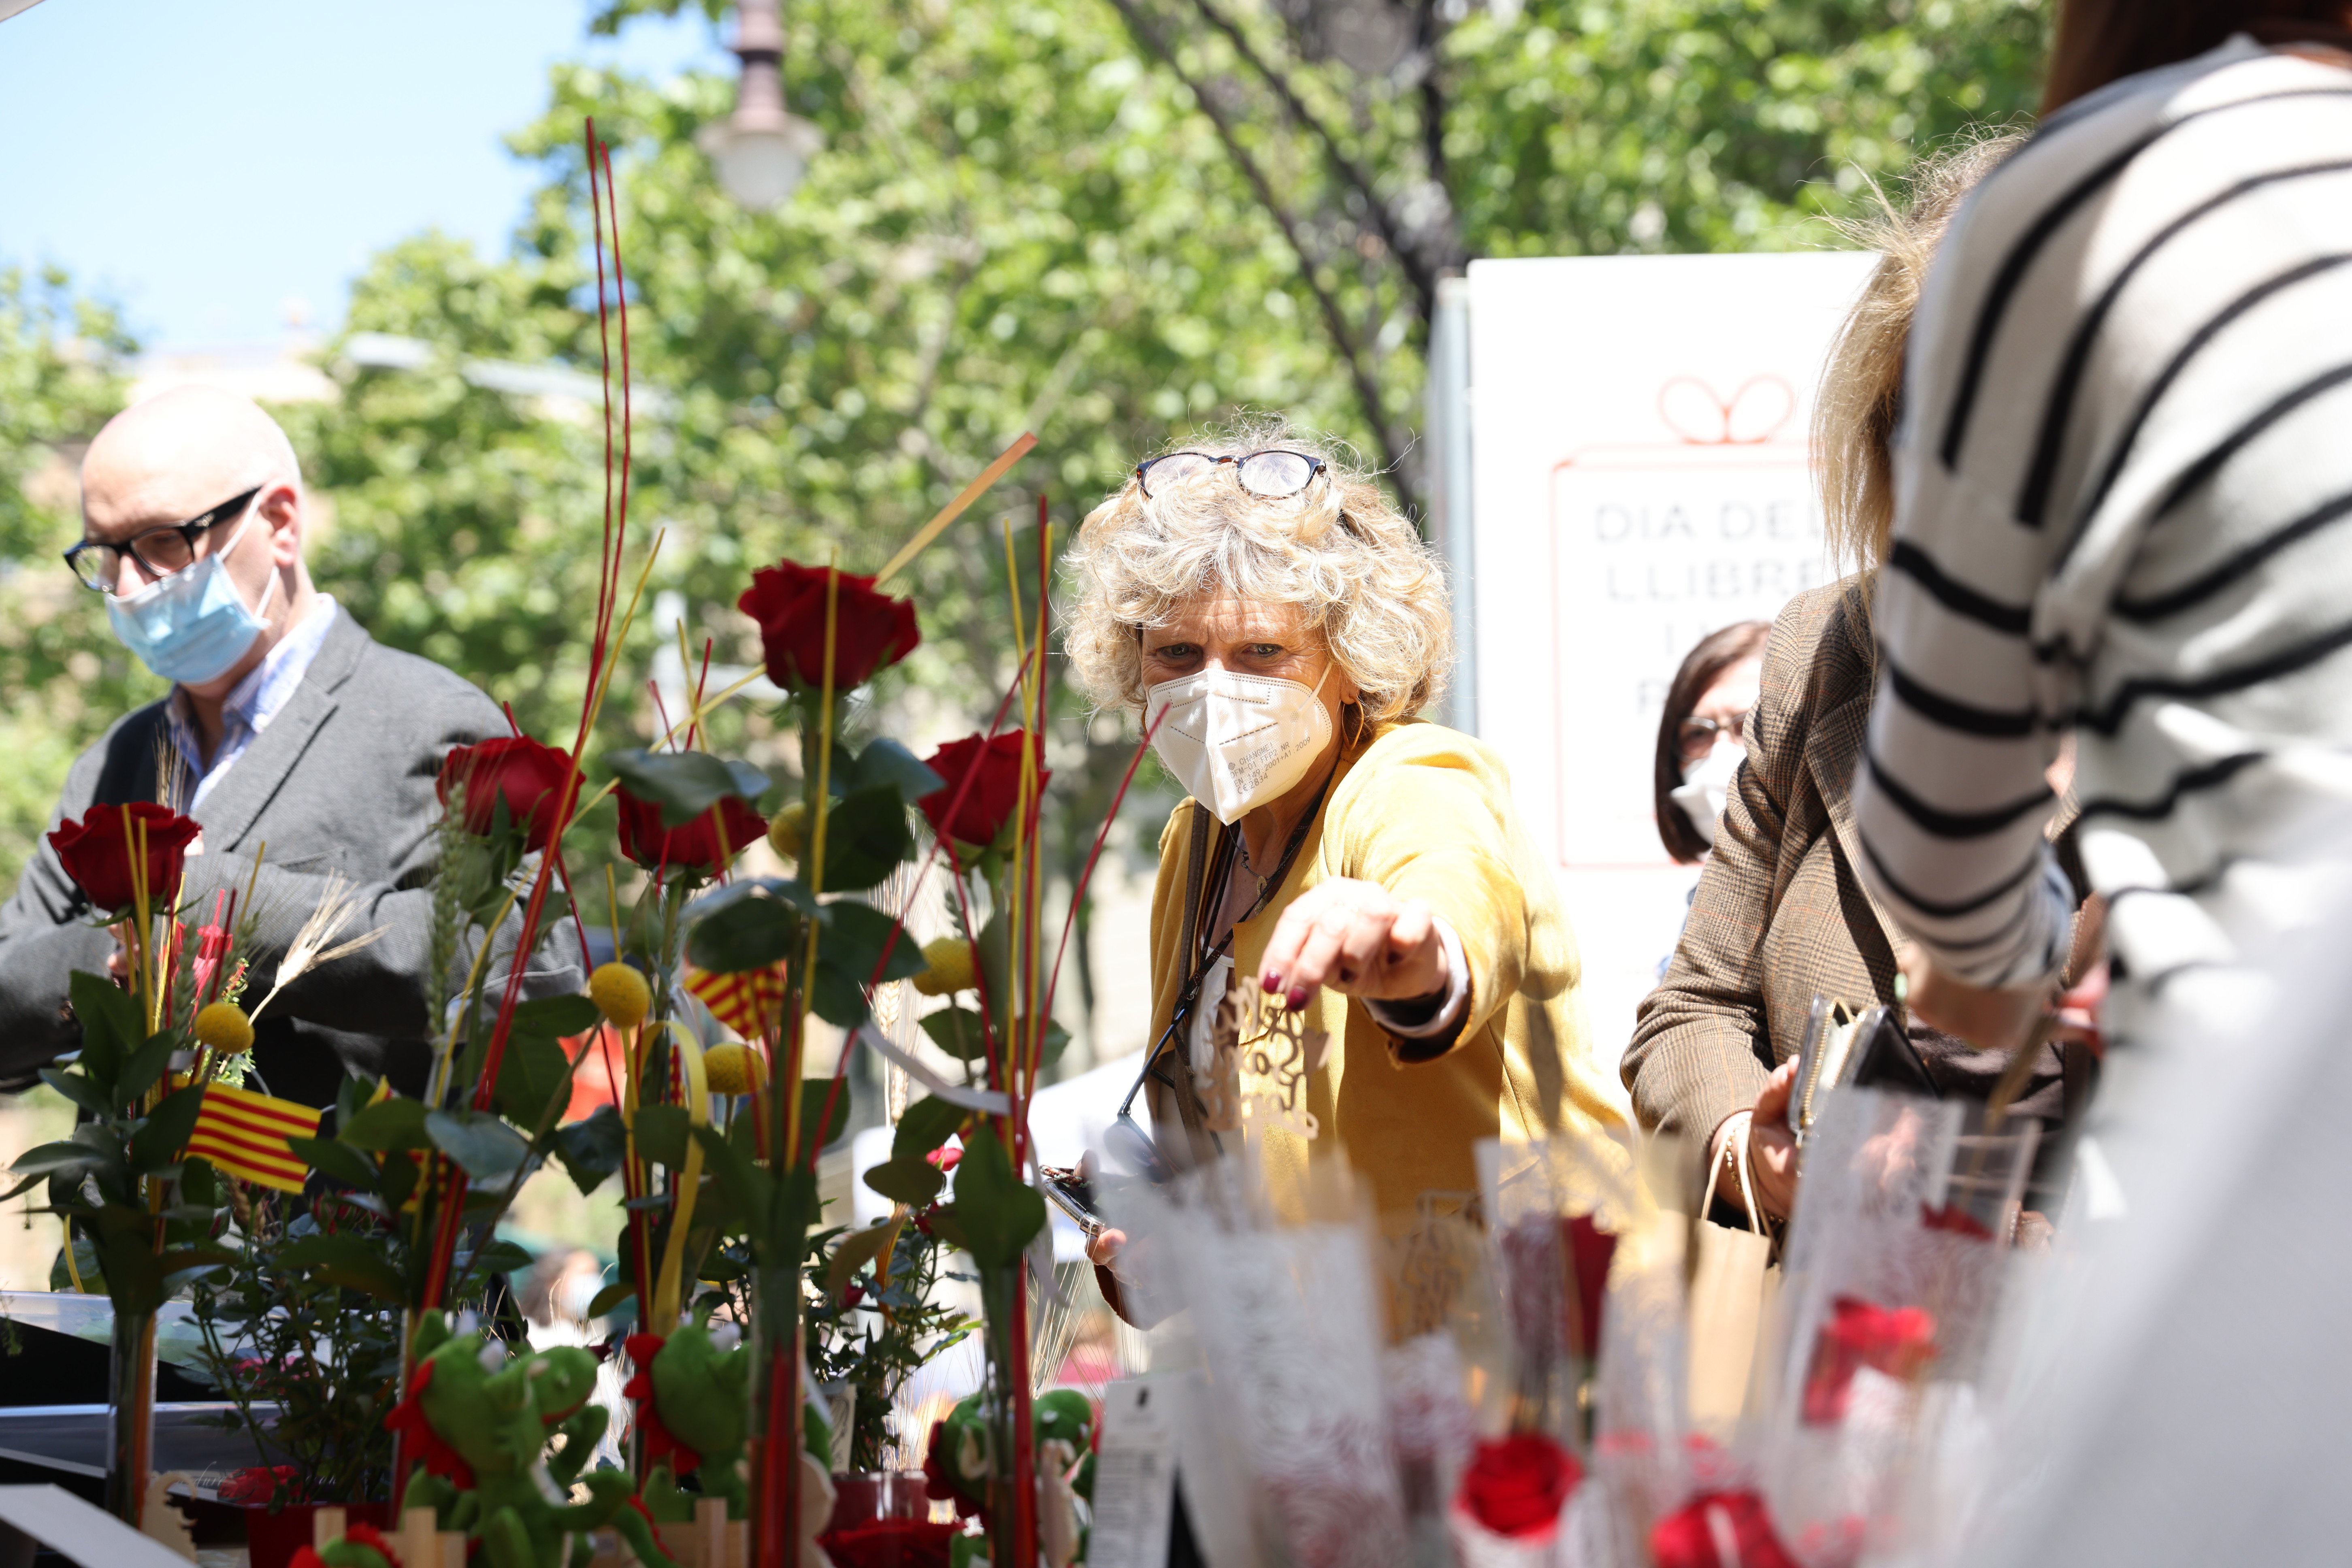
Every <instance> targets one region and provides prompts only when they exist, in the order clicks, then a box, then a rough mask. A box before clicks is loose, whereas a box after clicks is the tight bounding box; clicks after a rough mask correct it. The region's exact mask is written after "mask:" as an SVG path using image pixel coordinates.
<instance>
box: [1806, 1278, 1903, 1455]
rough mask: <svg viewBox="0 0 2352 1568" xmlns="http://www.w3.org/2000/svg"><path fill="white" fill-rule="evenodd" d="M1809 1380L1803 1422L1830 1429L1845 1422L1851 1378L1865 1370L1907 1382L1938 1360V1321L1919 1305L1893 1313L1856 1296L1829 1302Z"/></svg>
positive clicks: (1807, 1380) (1899, 1309) (1814, 1351)
mask: <svg viewBox="0 0 2352 1568" xmlns="http://www.w3.org/2000/svg"><path fill="white" fill-rule="evenodd" d="M1830 1311H1831V1314H1832V1316H1831V1319H1830V1321H1828V1322H1826V1323H1824V1324H1822V1332H1821V1338H1820V1339H1819V1341H1817V1342H1815V1344H1814V1347H1813V1365H1812V1370H1811V1372H1810V1373H1807V1374H1806V1377H1805V1422H1806V1424H1807V1425H1808V1426H1830V1425H1832V1424H1833V1423H1835V1422H1838V1421H1842V1420H1843V1419H1844V1418H1845V1405H1846V1396H1847V1395H1848V1394H1850V1393H1851V1392H1852V1391H1853V1374H1854V1373H1857V1372H1859V1371H1861V1370H1862V1369H1863V1368H1864V1367H1868V1368H1870V1369H1871V1370H1872V1371H1873V1372H1878V1373H1885V1374H1886V1375H1887V1376H1888V1377H1895V1378H1909V1377H1911V1376H1913V1375H1914V1374H1916V1373H1917V1372H1918V1371H1919V1369H1920V1368H1921V1367H1923V1366H1925V1365H1927V1363H1929V1362H1930V1361H1933V1360H1934V1359H1935V1357H1936V1319H1935V1316H1934V1314H1932V1313H1930V1312H1928V1311H1927V1310H1925V1309H1924V1308H1920V1307H1897V1308H1895V1309H1894V1310H1891V1311H1890V1310H1887V1309H1886V1308H1885V1307H1881V1306H1878V1305H1877V1304H1875V1303H1874V1302H1870V1301H1865V1300H1862V1299H1861V1298H1860V1297H1856V1296H1840V1297H1839V1298H1837V1300H1834V1301H1832V1303H1830Z"/></svg>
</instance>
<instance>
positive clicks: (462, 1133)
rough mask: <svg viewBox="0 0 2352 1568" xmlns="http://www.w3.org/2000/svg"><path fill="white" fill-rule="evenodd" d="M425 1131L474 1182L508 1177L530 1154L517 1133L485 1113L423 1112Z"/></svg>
mask: <svg viewBox="0 0 2352 1568" xmlns="http://www.w3.org/2000/svg"><path fill="white" fill-rule="evenodd" d="M425 1133H426V1135H427V1136H428V1137H430V1138H431V1139H432V1140H433V1142H434V1143H435V1144H436V1146H438V1147H439V1149H440V1151H441V1152H443V1153H444V1154H446V1155H448V1156H449V1158H451V1159H452V1160H455V1161H457V1163H458V1165H459V1167H460V1168H462V1169H463V1170H464V1171H465V1173H466V1174H467V1175H468V1176H471V1177H473V1178H474V1179H475V1180H477V1181H486V1180H488V1179H489V1178H490V1177H493V1176H504V1175H508V1174H510V1173H513V1172H514V1171H515V1170H516V1169H517V1168H518V1167H519V1166H520V1165H521V1164H522V1162H523V1157H524V1156H525V1155H526V1154H528V1153H529V1152H530V1146H529V1145H528V1144H526V1143H524V1142H523V1141H522V1137H521V1135H520V1133H518V1132H516V1131H515V1130H514V1129H513V1128H511V1127H509V1126H508V1125H507V1124H506V1123H505V1122H503V1121H499V1119H498V1118H497V1117H496V1116H493V1115H491V1114H490V1113H489V1112H488V1111H487V1110H432V1111H427V1112H426V1113H425Z"/></svg>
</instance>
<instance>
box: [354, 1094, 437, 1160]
mask: <svg viewBox="0 0 2352 1568" xmlns="http://www.w3.org/2000/svg"><path fill="white" fill-rule="evenodd" d="M337 1136H339V1137H340V1138H341V1140H342V1141H343V1142H346V1143H349V1144H350V1145H351V1146H352V1147H353V1148H354V1149H371V1150H373V1151H374V1152H377V1153H379V1154H381V1153H386V1152H390V1151H392V1150H394V1149H430V1148H431V1147H433V1140H432V1139H431V1138H430V1137H429V1136H427V1135H426V1133H425V1102H424V1101H423V1100H403V1099H401V1098H400V1097H399V1096H398V1095H394V1096H393V1097H391V1098H390V1099H387V1100H377V1101H376V1102H375V1103H374V1104H373V1105H363V1106H362V1107H361V1108H360V1109H359V1110H356V1111H354V1112H352V1115H351V1117H350V1118H349V1119H348V1120H347V1121H344V1122H343V1124H342V1128H341V1131H340V1132H339V1133H338V1134H337Z"/></svg>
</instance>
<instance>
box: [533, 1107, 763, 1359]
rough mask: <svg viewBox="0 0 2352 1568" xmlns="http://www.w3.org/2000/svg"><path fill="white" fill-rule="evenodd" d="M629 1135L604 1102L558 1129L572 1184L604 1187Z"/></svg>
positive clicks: (559, 1150) (560, 1154)
mask: <svg viewBox="0 0 2352 1568" xmlns="http://www.w3.org/2000/svg"><path fill="white" fill-rule="evenodd" d="M747 1120H748V1119H747ZM627 1138H628V1130H627V1129H626V1128H625V1127H623V1126H622V1125H621V1113H620V1112H619V1111H617V1110H614V1109H613V1108H612V1107H611V1106H609V1105H600V1106H598V1107H597V1108H596V1109H595V1110H594V1112H593V1113H592V1114H591V1115H589V1116H588V1117H587V1118H585V1119H584V1120H583V1121H573V1122H570V1123H568V1124H566V1125H564V1126H562V1127H559V1128H557V1129H556V1130H555V1155H556V1158H557V1159H559V1160H561V1161H562V1162H563V1169H564V1173H566V1174H567V1175H569V1176H570V1177H571V1178H572V1185H573V1186H575V1187H577V1188H579V1189H580V1191H581V1194H583V1196H584V1195H586V1194H589V1193H593V1192H594V1191H595V1190H596V1189H597V1188H598V1187H601V1186H603V1185H604V1183H605V1182H606V1181H607V1180H608V1179H610V1178H611V1176H612V1174H613V1173H614V1172H615V1171H617V1170H619V1169H620V1168H621V1162H622V1160H623V1159H624V1158H625V1157H626V1153H627V1142H626V1140H627ZM592 1315H593V1314H592Z"/></svg>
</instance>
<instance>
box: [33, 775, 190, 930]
mask: <svg viewBox="0 0 2352 1568" xmlns="http://www.w3.org/2000/svg"><path fill="white" fill-rule="evenodd" d="M126 819H127V820H128V822H129V824H130V832H129V834H128V835H127V836H126V835H125V833H124V831H123V826H124V823H125V821H126ZM203 831H204V828H203V827H202V826H200V825H199V824H197V823H196V822H195V821H194V819H193V818H190V817H185V816H181V815H180V814H179V813H178V812H176V811H173V810H172V809H170V808H169V807H168V806H161V805H152V804H151V803H149V802H147V801H143V800H142V801H133V802H132V803H131V805H93V806H91V807H90V808H89V810H88V811H86V812H84V813H83V814H82V819H81V820H80V821H79V822H66V823H60V824H58V829H57V831H56V832H54V833H52V834H50V835H49V847H50V848H52V849H55V850H56V851H57V852H58V860H59V861H60V862H61V863H62V864H63V865H64V866H65V868H66V875H67V876H68V877H71V878H72V879H74V880H75V881H76V882H77V883H79V884H80V887H81V890H82V891H83V892H85V893H87V894H89V902H90V907H91V908H93V909H97V910H104V911H105V912H106V913H108V914H121V913H122V912H123V911H124V910H129V909H131V908H133V907H134V906H135V905H136V904H137V902H138V898H137V894H136V891H135V890H134V889H133V888H132V886H131V868H132V865H133V863H134V860H135V859H136V858H137V857H136V855H135V854H134V850H135V849H136V847H137V846H138V845H139V843H140V841H141V838H142V836H143V837H144V839H145V841H146V851H145V859H146V872H147V901H148V904H149V907H150V908H152V909H157V910H168V909H170V908H171V907H172V903H173V900H175V899H177V898H178V897H179V896H180V868H181V867H182V866H183V865H184V863H185V862H186V860H187V852H188V846H189V845H190V844H192V843H194V841H195V837H196V835H197V834H199V833H201V832H203Z"/></svg>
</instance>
